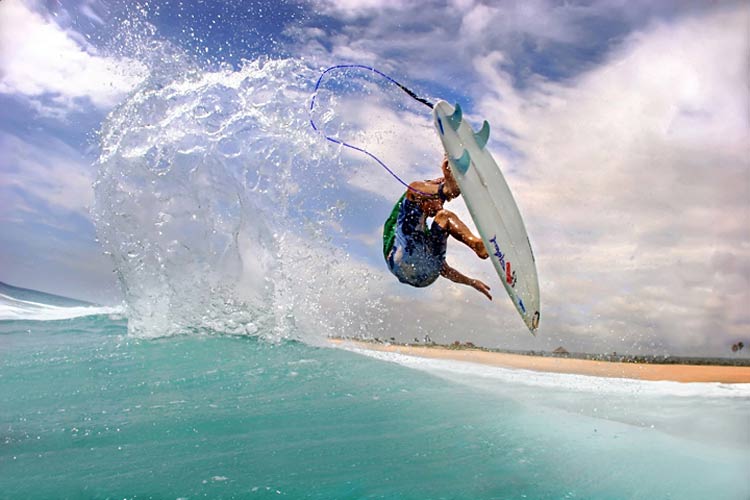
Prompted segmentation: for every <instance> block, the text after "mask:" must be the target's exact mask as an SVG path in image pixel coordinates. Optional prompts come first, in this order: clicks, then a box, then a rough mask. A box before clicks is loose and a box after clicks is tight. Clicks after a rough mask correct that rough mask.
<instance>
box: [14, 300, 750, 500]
mask: <svg viewBox="0 0 750 500" xmlns="http://www.w3.org/2000/svg"><path fill="white" fill-rule="evenodd" d="M21 292H23V293H21ZM0 318H3V319H2V320H0V498H7V499H21V498H60V499H62V498H102V499H104V498H113V499H114V498H118V499H122V498H127V499H135V498H159V499H161V498H165V499H166V498H172V499H178V498H184V499H187V498H193V499H194V498H281V497H285V498H315V499H336V498H342V499H343V498H362V499H365V498H367V499H370V498H372V499H374V498H400V499H521V498H528V499H560V498H577V499H583V498H586V499H641V498H642V499H655V498H674V499H682V500H684V499H708V498H711V499H714V498H715V499H738V500H740V499H747V498H749V497H750V475H748V471H749V470H750V425H748V424H749V423H750V421H749V418H748V416H749V415H750V387H748V385H747V384H744V385H722V384H678V383H666V382H641V381H626V380H621V379H604V378H596V377H586V376H576V375H560V374H542V373H534V372H527V371H523V370H506V369H501V368H491V367H486V366H478V365H471V364H467V363H460V362H454V361H439V360H426V359H418V358H411V357H407V356H402V355H397V354H387V353H372V352H366V351H361V350H359V351H358V350H356V349H342V348H334V347H329V346H326V345H325V342H320V343H318V345H315V344H311V343H306V342H303V341H299V340H290V339H286V340H285V339H275V338H274V337H273V336H269V337H264V336H262V335H248V334H244V335H226V334H220V333H218V332H215V331H211V330H208V329H204V330H201V331H197V330H196V331H187V332H185V333H183V334H178V335H174V334H173V335H168V336H163V337H156V338H154V337H150V338H138V337H137V336H134V335H132V334H129V333H128V327H127V319H126V315H125V311H124V310H123V309H121V308H100V307H96V306H91V305H89V304H83V303H69V302H64V300H63V299H59V298H58V299H56V298H55V297H53V296H49V295H45V294H39V293H36V292H31V291H19V290H18V289H13V288H8V287H6V288H4V289H3V290H2V294H0Z"/></svg>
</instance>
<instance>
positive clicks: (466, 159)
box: [451, 149, 471, 174]
mask: <svg viewBox="0 0 750 500" xmlns="http://www.w3.org/2000/svg"><path fill="white" fill-rule="evenodd" d="M451 163H453V164H454V165H455V166H456V168H457V169H458V171H459V172H461V174H465V173H466V171H467V170H469V165H470V164H471V157H470V156H469V152H468V151H466V150H465V149H464V154H462V155H461V158H453V159H451Z"/></svg>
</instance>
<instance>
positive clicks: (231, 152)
mask: <svg viewBox="0 0 750 500" xmlns="http://www.w3.org/2000/svg"><path fill="white" fill-rule="evenodd" d="M144 44H147V45H148V47H150V49H149V51H148V54H149V55H148V59H146V63H147V64H150V68H149V70H150V71H151V73H150V76H149V77H148V78H147V79H146V81H145V82H144V83H143V84H142V85H141V86H140V87H139V88H138V89H136V91H134V93H133V94H132V95H131V96H129V97H128V99H126V101H125V102H123V103H122V104H121V105H120V106H119V107H118V108H117V109H115V110H114V111H113V112H112V113H111V114H110V115H109V116H108V117H107V119H106V121H105V122H104V124H103V126H102V130H101V133H100V140H101V154H100V157H99V159H98V161H97V165H96V166H97V168H98V177H97V180H96V183H95V186H94V188H95V204H94V207H93V213H94V220H95V223H96V227H97V234H98V237H99V240H100V241H101V243H102V245H103V247H104V249H105V251H106V252H107V253H108V254H109V255H110V256H111V257H112V260H113V263H114V267H115V269H116V273H117V276H118V279H119V282H120V285H121V287H122V289H123V292H124V296H125V301H126V303H127V305H128V320H129V321H128V330H129V333H130V334H132V335H136V336H140V337H154V336H165V335H171V334H175V333H181V332H184V331H186V330H190V329H194V328H203V327H205V328H208V329H210V330H213V331H221V332H226V333H232V334H250V335H270V336H273V337H277V338H284V337H289V336H300V335H301V336H305V335H308V334H311V335H313V336H315V337H317V336H323V337H325V336H326V335H328V334H331V333H338V334H340V333H341V332H342V331H346V332H350V333H351V332H353V333H355V334H356V333H358V330H359V329H361V328H367V329H368V330H370V331H369V332H368V333H369V334H370V335H379V334H381V333H382V332H380V331H378V330H374V331H372V330H373V328H379V326H378V325H380V324H381V323H382V319H381V318H382V317H384V316H387V315H388V314H387V311H383V307H382V304H381V303H380V302H379V299H378V297H382V296H383V295H384V293H381V290H380V288H381V287H383V286H384V285H383V283H384V280H383V276H382V274H378V273H377V272H373V271H372V268H371V267H370V265H369V264H367V263H364V262H362V261H361V260H357V259H356V258H352V257H351V256H350V255H349V253H348V251H347V250H346V248H345V247H343V246H342V245H341V244H340V243H341V240H342V239H346V236H345V235H344V234H343V233H344V230H343V229H342V227H343V219H344V217H345V215H346V206H347V203H346V202H345V201H342V200H347V199H348V200H357V203H363V202H370V203H372V199H373V198H372V193H369V195H368V194H367V193H366V192H363V191H362V189H363V188H362V187H361V186H359V185H358V184H357V182H359V183H362V182H364V181H362V177H363V176H362V175H361V171H358V170H357V168H352V165H356V161H355V162H353V161H352V159H351V158H346V159H342V158H341V152H340V151H337V149H336V147H335V146H332V145H331V144H330V143H328V142H327V141H326V140H325V139H324V138H323V137H322V136H321V135H320V134H319V133H317V132H315V131H314V130H312V127H311V126H310V118H311V117H310V110H309V100H310V97H311V93H312V91H313V90H314V88H313V85H314V83H315V81H316V79H317V76H318V72H319V69H318V68H317V67H316V66H313V65H312V64H311V63H308V62H306V61H303V60H300V59H294V58H289V59H279V60H271V59H264V58H261V59H257V60H253V61H244V63H243V64H242V65H241V67H239V68H234V67H226V66H225V67H220V68H205V67H202V66H201V64H199V63H196V62H195V61H192V60H190V58H188V57H184V55H183V54H180V53H179V50H178V49H177V48H175V47H172V46H169V45H168V44H167V43H166V42H159V43H156V41H155V40H135V41H133V43H132V44H126V45H128V46H143V45H144ZM149 60H150V61H152V63H148V61H149ZM332 78H334V77H332ZM367 78H370V77H368V76H367V75H364V76H363V75H341V76H340V77H339V79H338V80H335V79H334V81H332V82H331V86H332V87H335V88H336V96H337V97H340V96H342V95H345V94H347V92H349V101H351V100H352V99H353V98H352V95H355V96H359V97H360V100H361V92H363V91H364V90H363V89H367V90H368V91H369V93H370V95H368V100H375V101H376V100H377V99H378V98H379V97H378V96H380V95H381V94H382V95H384V96H386V97H384V98H393V95H394V94H389V93H388V92H375V96H374V97H372V99H370V97H371V94H372V89H373V87H374V86H376V85H379V83H377V82H375V83H373V82H372V81H367ZM394 92H395V95H397V96H398V99H399V100H400V101H401V102H402V103H405V104H404V107H415V106H416V105H415V104H411V103H409V102H408V101H410V99H406V100H404V98H403V97H402V95H401V91H400V90H398V89H396V90H395V91H394ZM323 93H324V92H323V91H322V90H320V91H319V92H318V99H319V101H318V106H317V107H316V113H319V114H320V116H319V117H317V118H316V123H318V125H319V126H320V127H325V128H326V130H327V131H328V132H329V133H331V134H333V133H334V132H336V133H339V132H340V133H342V134H357V133H359V134H360V135H361V133H362V131H361V130H357V129H356V127H354V126H352V125H351V124H348V125H347V124H346V123H344V122H343V121H342V118H341V116H342V113H337V112H334V110H333V108H334V107H335V106H336V105H340V104H341V102H342V101H344V100H345V99H344V98H343V97H342V98H341V99H337V98H334V97H332V96H331V95H322V94H323ZM329 94H331V93H330V92H329ZM389 95H390V96H391V97H388V96H389ZM361 108H362V105H361V104H360V105H358V108H357V109H360V111H359V113H360V114H367V115H368V116H367V118H368V119H372V120H376V119H377V118H378V116H377V115H376V113H369V112H368V113H365V111H363V110H361ZM391 108H393V107H391ZM397 109H398V108H397ZM407 111H408V110H406V109H404V112H405V113H406V112H407ZM420 112H422V111H421V110H420ZM422 113H423V112H422ZM426 126H429V124H427V125H426ZM378 137H380V136H378ZM397 137H403V138H404V139H403V140H404V141H406V140H407V139H406V138H408V137H409V134H405V133H404V134H401V135H400V136H397ZM390 146H392V144H389V145H387V144H385V143H384V144H381V147H383V148H386V147H390ZM411 149H413V148H411ZM435 161H436V160H435ZM433 163H434V162H433ZM343 165H346V166H347V167H348V168H342V166H343ZM371 167H372V166H370V169H369V171H372V170H371ZM355 181H357V182H355ZM396 189H398V188H396ZM365 191H366V190H365ZM367 196H369V198H367ZM368 200H369V201H368ZM348 216H349V217H351V215H350V214H349V215H348ZM335 239H338V240H339V241H338V244H336V243H334V240H335ZM363 285H364V286H363Z"/></svg>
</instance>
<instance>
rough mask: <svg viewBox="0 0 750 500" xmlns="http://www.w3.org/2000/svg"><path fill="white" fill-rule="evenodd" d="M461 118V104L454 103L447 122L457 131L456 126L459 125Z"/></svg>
mask: <svg viewBox="0 0 750 500" xmlns="http://www.w3.org/2000/svg"><path fill="white" fill-rule="evenodd" d="M462 119H463V111H461V105H460V104H459V103H456V108H455V109H454V110H453V114H452V115H450V116H449V117H448V123H450V126H451V128H452V129H453V130H456V131H458V127H459V126H460V125H461V120H462Z"/></svg>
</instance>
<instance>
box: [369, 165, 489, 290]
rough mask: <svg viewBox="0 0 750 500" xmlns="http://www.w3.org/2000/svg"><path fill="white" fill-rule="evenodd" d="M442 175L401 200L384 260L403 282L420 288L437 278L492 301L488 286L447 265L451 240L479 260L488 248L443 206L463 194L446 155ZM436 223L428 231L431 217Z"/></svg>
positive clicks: (386, 235) (389, 223)
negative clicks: (451, 282) (446, 253)
mask: <svg viewBox="0 0 750 500" xmlns="http://www.w3.org/2000/svg"><path fill="white" fill-rule="evenodd" d="M441 168H442V170H443V177H442V178H439V179H433V180H426V181H415V182H412V183H411V184H409V189H408V190H407V191H406V193H404V194H403V195H402V196H401V198H400V199H399V200H398V202H397V203H396V205H395V206H394V207H393V210H392V211H391V215H390V217H388V220H386V222H385V226H384V227H383V256H384V257H385V261H386V263H387V264H388V269H389V270H390V271H391V273H393V274H394V275H395V276H396V277H397V278H398V280H399V281H400V282H401V283H406V284H407V285H411V286H415V287H418V288H422V287H426V286H429V285H431V284H432V283H434V282H435V280H437V279H438V277H439V276H443V277H445V278H448V279H449V280H451V281H453V282H455V283H460V284H462V285H469V286H471V287H472V288H474V289H475V290H477V291H478V292H480V293H482V294H484V295H485V296H486V297H487V298H488V299H490V300H492V295H490V287H488V286H487V285H486V284H485V283H483V282H482V281H480V280H478V279H472V278H469V277H467V276H465V275H463V274H461V273H460V272H459V271H457V270H456V269H453V268H452V267H451V266H449V265H448V263H447V262H446V261H445V251H446V247H447V243H448V236H453V237H454V238H456V239H457V240H458V241H460V242H461V243H463V244H465V245H466V246H468V247H469V248H471V249H472V250H473V251H474V253H476V254H477V257H479V258H480V259H486V258H487V257H488V254H487V250H486V249H485V247H484V243H482V240H481V238H478V237H477V236H474V235H473V234H472V233H471V231H470V230H469V228H468V227H466V224H464V223H463V222H462V221H461V219H459V218H458V216H457V215H456V214H454V213H453V212H451V211H449V210H446V209H445V208H443V205H444V203H445V202H446V201H450V200H452V199H453V198H456V197H457V196H459V195H460V194H461V190H460V188H459V187H458V183H457V182H456V179H454V178H453V174H452V173H451V171H450V166H449V164H448V157H447V155H446V156H445V158H444V159H443V163H442V165H441ZM428 217H432V218H433V220H432V224H431V225H430V227H427V218H428Z"/></svg>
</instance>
